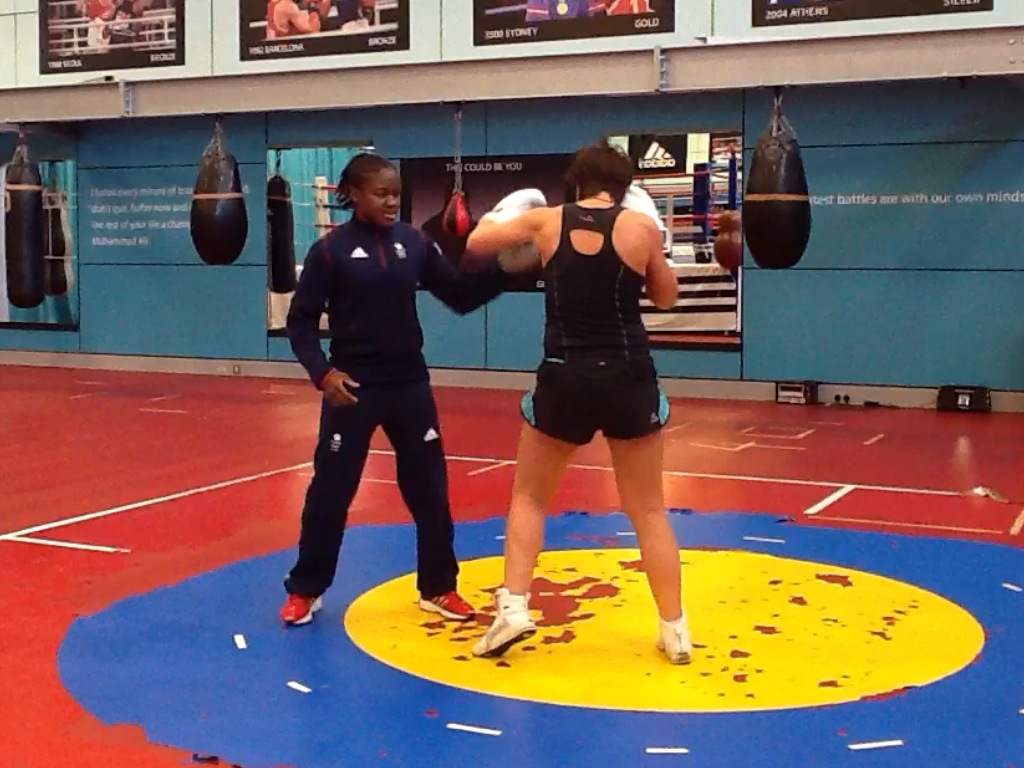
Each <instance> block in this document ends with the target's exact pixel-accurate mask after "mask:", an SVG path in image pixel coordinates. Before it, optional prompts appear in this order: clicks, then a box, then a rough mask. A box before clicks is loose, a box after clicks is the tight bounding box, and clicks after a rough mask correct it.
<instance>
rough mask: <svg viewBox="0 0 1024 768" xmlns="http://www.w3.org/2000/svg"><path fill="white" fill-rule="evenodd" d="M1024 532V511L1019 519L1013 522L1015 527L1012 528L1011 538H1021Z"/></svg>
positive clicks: (1018, 516)
mask: <svg viewBox="0 0 1024 768" xmlns="http://www.w3.org/2000/svg"><path fill="white" fill-rule="evenodd" d="M1022 530H1024V509H1022V510H1021V511H1020V514H1018V515H1017V519H1016V520H1014V521H1013V525H1011V526H1010V535H1011V536H1020V532H1021V531H1022Z"/></svg>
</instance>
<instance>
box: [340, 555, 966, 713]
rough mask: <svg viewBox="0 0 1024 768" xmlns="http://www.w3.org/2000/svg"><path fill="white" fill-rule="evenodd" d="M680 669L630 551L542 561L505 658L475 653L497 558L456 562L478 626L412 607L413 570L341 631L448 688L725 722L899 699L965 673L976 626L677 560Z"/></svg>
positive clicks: (719, 563) (885, 584) (891, 583)
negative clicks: (684, 654) (683, 653)
mask: <svg viewBox="0 0 1024 768" xmlns="http://www.w3.org/2000/svg"><path fill="white" fill-rule="evenodd" d="M680 554H681V558H682V562H683V574H684V576H683V585H684V601H685V603H686V609H687V613H688V615H689V620H690V627H691V631H692V634H693V641H694V644H695V647H696V649H695V652H694V660H693V663H692V664H690V665H688V666H673V665H671V664H669V663H668V662H667V660H665V659H664V657H663V656H662V655H661V654H660V653H659V652H658V651H657V649H656V647H655V645H654V643H655V640H656V637H657V612H656V610H655V607H654V601H653V599H652V598H651V596H650V592H649V589H648V586H647V580H646V577H645V574H644V573H643V569H642V566H641V563H640V560H639V558H640V553H639V552H638V551H636V550H629V549H608V550H566V551H554V552H546V553H544V554H542V555H541V558H540V561H539V566H538V569H537V572H536V573H537V578H536V580H535V582H534V587H533V598H532V600H531V604H530V605H531V609H532V612H533V615H534V617H535V619H536V621H537V622H538V625H539V631H538V633H537V634H536V635H535V636H534V637H533V638H531V639H530V640H529V641H527V642H526V643H524V644H520V645H518V646H515V647H514V648H513V649H512V650H510V651H509V652H508V653H507V654H506V655H505V656H504V658H502V659H499V660H494V659H487V660H484V659H477V658H475V657H473V655H472V652H471V650H470V649H471V648H472V645H473V643H474V642H475V641H476V639H477V638H478V637H480V636H481V635H482V634H483V632H484V630H485V629H486V625H487V624H489V623H490V621H491V617H492V616H493V613H494V609H493V605H492V595H493V592H494V589H495V588H496V587H497V586H498V585H500V584H501V582H502V576H503V560H502V558H500V557H489V558H483V559H479V560H471V561H468V562H465V563H463V564H462V576H461V578H460V582H461V589H462V593H463V595H464V596H465V597H466V598H467V599H468V600H470V602H473V603H474V605H475V606H476V608H477V610H479V611H480V614H479V615H478V618H477V620H476V621H471V622H469V623H466V624H459V623H453V622H445V621H441V620H439V618H438V617H432V616H431V614H426V613H423V612H422V611H420V610H419V608H418V606H417V605H416V603H415V601H414V600H413V601H410V595H412V596H415V594H416V592H415V575H414V574H408V575H405V576H401V577H399V578H396V579H393V580H392V581H388V582H385V583H383V584H381V585H379V586H377V587H375V588H374V589H371V590H370V591H368V592H366V593H364V594H363V595H361V596H360V597H359V598H357V599H356V600H355V602H354V603H353V604H352V606H351V607H350V608H349V610H348V611H347V613H346V615H345V619H344V622H345V627H346V629H347V631H348V633H349V635H350V636H351V638H352V640H353V641H354V642H355V643H356V645H357V646H358V647H359V648H361V649H362V650H363V651H364V652H366V653H367V654H369V655H370V656H372V657H373V658H375V659H377V660H379V661H381V662H383V663H385V664H388V665H390V666H392V667H395V668H397V669H400V670H403V671H405V672H407V673H409V674H412V675H417V676H419V677H422V678H426V679H428V680H432V681H434V682H437V683H441V684H445V685H450V686H454V687H457V688H462V689H467V690H471V691H477V692H480V693H488V694H493V695H495V696H504V697H510V698H515V699H522V700H528V701H535V702H543V703H549V704H562V705H571V706H582V707H595V708H602V709H620V710H642V711H671V712H726V711H733V712H736V711H754V710H765V709H789V708H795V707H808V706H822V705H828V704H837V703H841V702H849V701H856V700H859V699H871V698H878V697H884V696H889V695H893V694H896V693H899V692H901V691H904V690H907V689H909V688H913V687H918V686H923V685H927V684H928V683H932V682H935V681H936V680H938V679H940V678H943V677H946V676H948V675H951V674H953V673H955V672H957V671H958V670H960V669H962V668H963V667H964V666H966V665H967V664H969V663H970V662H971V661H972V660H973V659H975V658H976V657H977V655H978V654H979V653H980V652H981V649H982V647H983V645H984V631H983V629H982V627H981V626H980V625H979V623H978V622H977V621H976V620H975V619H974V617H973V616H971V615H970V614H969V613H968V612H967V611H965V610H964V609H963V608H961V607H960V606H958V605H956V604H954V603H952V602H950V601H948V600H946V599H944V598H942V597H939V596H938V595H936V594H934V593H932V592H928V591H926V590H923V589H921V588H919V587H915V586H912V585H909V584H905V583H902V582H899V581H895V580H893V579H889V578H885V577H882V576H878V575H875V574H872V573H866V572H862V571H853V570H849V569H844V568H837V567H835V566H830V565H824V564H820V563H813V562H807V561H802V560H792V559H787V558H782V557H775V556H771V555H763V554H756V553H751V552H743V551H724V550H723V551H715V550H684V551H682V552H681V553H680Z"/></svg>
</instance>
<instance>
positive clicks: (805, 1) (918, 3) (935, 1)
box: [751, 0, 994, 27]
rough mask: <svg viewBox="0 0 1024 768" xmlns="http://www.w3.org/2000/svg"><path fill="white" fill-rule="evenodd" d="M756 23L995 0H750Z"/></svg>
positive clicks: (976, 6)
mask: <svg viewBox="0 0 1024 768" xmlns="http://www.w3.org/2000/svg"><path fill="white" fill-rule="evenodd" d="M751 4H752V5H751V14H752V18H751V23H752V24H753V26H755V27H775V26H785V25H794V24H821V23H827V22H830V21H866V20H870V19H892V18H899V17H908V16H939V15H948V14H956V13H975V12H978V11H991V10H993V7H994V0H899V1H898V2H897V1H896V0H751Z"/></svg>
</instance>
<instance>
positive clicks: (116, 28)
mask: <svg viewBox="0 0 1024 768" xmlns="http://www.w3.org/2000/svg"><path fill="white" fill-rule="evenodd" d="M184 6H185V0H39V73H40V74H41V75H55V74H67V73H70V72H97V71H109V70H116V69H153V68H157V67H178V66H182V65H183V64H184V63H185V8H184Z"/></svg>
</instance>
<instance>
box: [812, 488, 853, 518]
mask: <svg viewBox="0 0 1024 768" xmlns="http://www.w3.org/2000/svg"><path fill="white" fill-rule="evenodd" d="M857 487H858V486H856V485H844V486H843V487H842V488H840V489H838V490H836V491H833V492H832V493H830V494H829V495H828V496H826V497H825V498H824V499H822V500H821V501H819V502H818V503H817V504H812V505H811V506H809V507H808V508H807V509H805V510H804V514H805V515H816V514H818V513H819V512H821V511H822V510H823V509H827V508H828V507H831V506H832V505H833V504H835V503H836V502H837V501H839V500H840V499H841V498H843V496H846V495H847V494H848V493H851V492H852V491H855V490H857Z"/></svg>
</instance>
